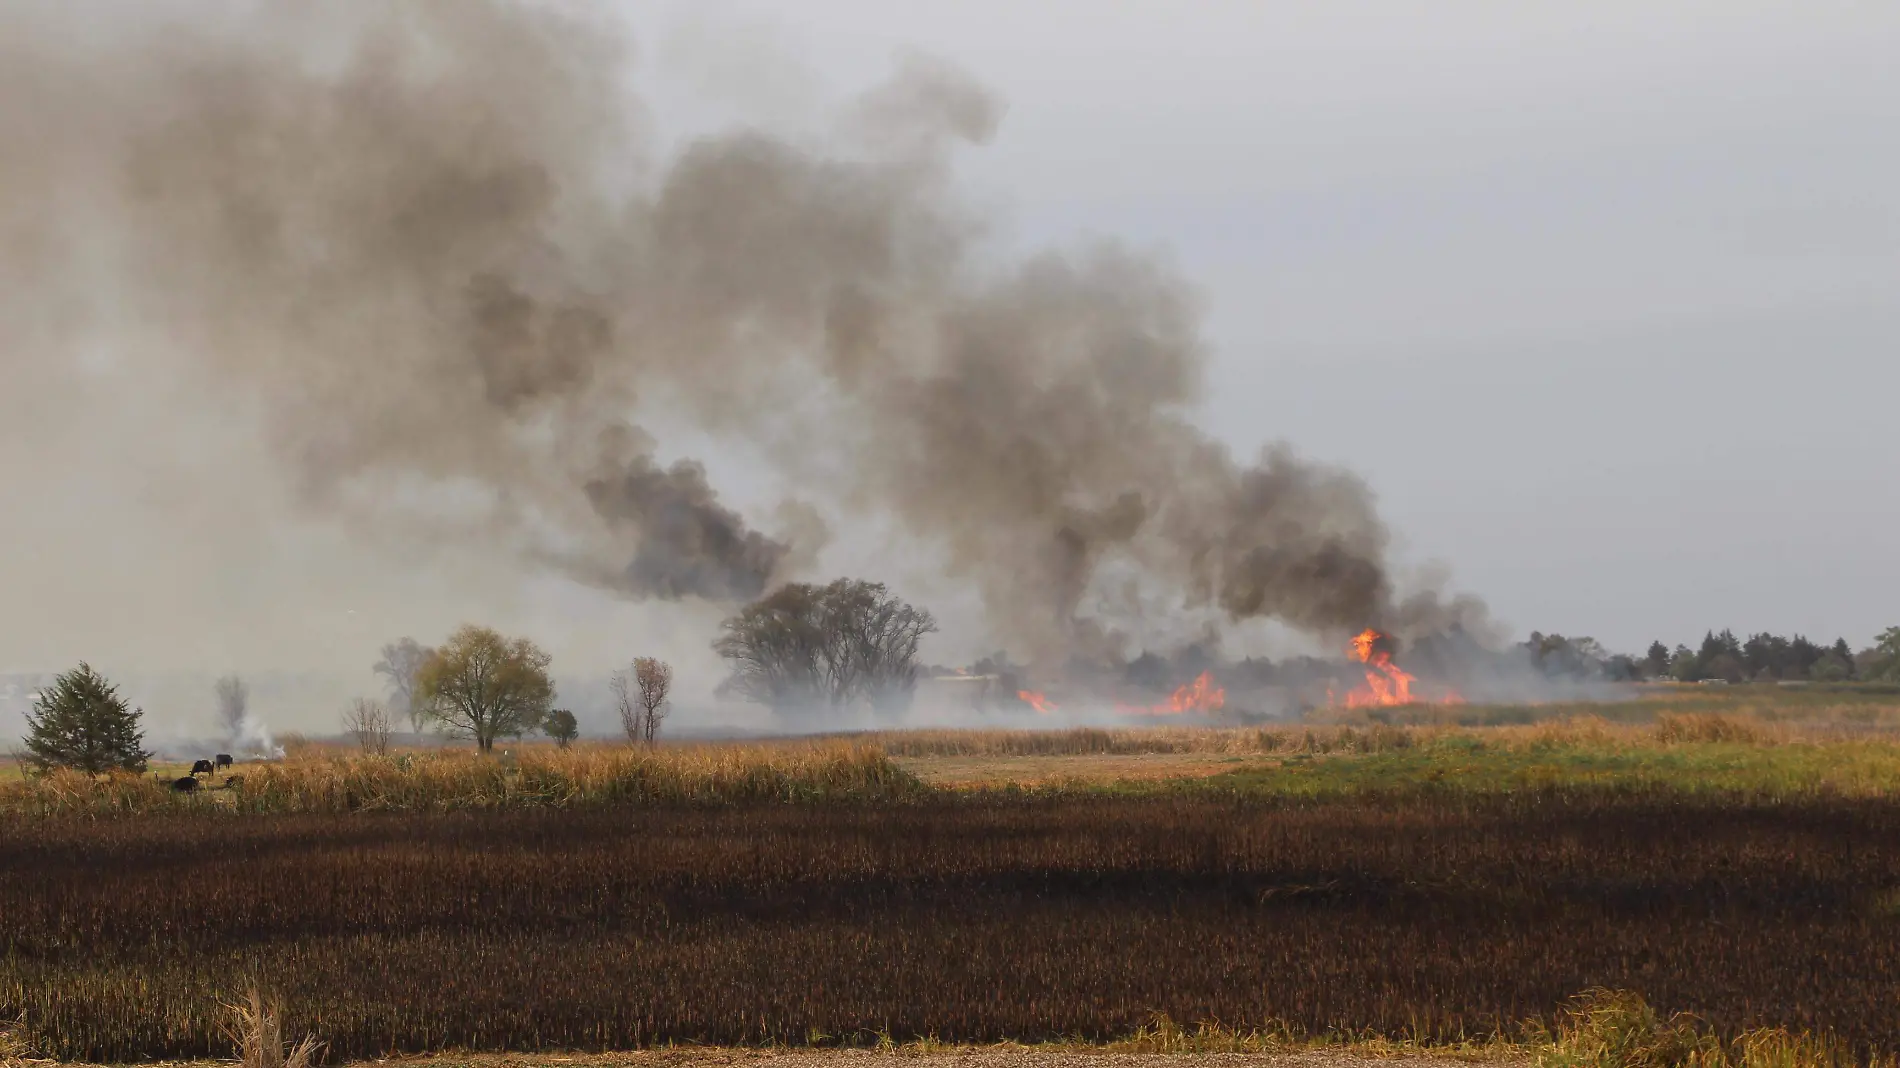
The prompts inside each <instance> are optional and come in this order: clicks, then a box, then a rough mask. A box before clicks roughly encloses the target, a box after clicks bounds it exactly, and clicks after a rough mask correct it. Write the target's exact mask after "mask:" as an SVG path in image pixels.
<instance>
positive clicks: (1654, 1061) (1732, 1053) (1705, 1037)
mask: <svg viewBox="0 0 1900 1068" xmlns="http://www.w3.org/2000/svg"><path fill="white" fill-rule="evenodd" d="M1859 1063H1860V1061H1859V1060H1858V1058H1856V1057H1855V1056H1854V1054H1853V1052H1852V1051H1851V1050H1849V1049H1847V1048H1846V1047H1845V1046H1843V1045H1842V1044H1841V1043H1838V1042H1835V1041H1833V1040H1831V1039H1829V1038H1827V1037H1826V1036H1820V1035H1813V1034H1808V1033H1796V1032H1791V1031H1789V1030H1787V1029H1785V1028H1780V1027H1769V1028H1758V1029H1755V1030H1750V1031H1745V1032H1743V1033H1742V1034H1740V1035H1738V1036H1736V1038H1735V1039H1734V1040H1732V1041H1728V1042H1724V1041H1722V1040H1721V1039H1720V1038H1719V1037H1717V1036H1716V1035H1715V1034H1714V1033H1713V1032H1711V1031H1710V1030H1709V1029H1708V1028H1707V1027H1706V1026H1704V1025H1703V1023H1702V1021H1700V1020H1699V1019H1697V1018H1696V1017H1694V1016H1692V1015H1689V1014H1688V1013H1676V1014H1674V1015H1672V1016H1668V1017H1664V1016H1662V1015H1661V1014H1660V1013H1658V1012H1657V1011H1656V1010H1655V1009H1653V1008H1651V1007H1650V1006H1649V1004H1648V1003H1647V1002H1645V1001H1644V1000H1643V999H1642V997H1641V996H1639V995H1637V994H1634V993H1631V992H1629V991H1625V990H1591V991H1587V992H1585V993H1583V994H1581V995H1579V996H1578V997H1577V998H1576V999H1574V1001H1573V1002H1572V1004H1571V1006H1570V1008H1569V1009H1568V1010H1567V1011H1566V1012H1565V1014H1564V1017H1563V1019H1562V1020H1561V1021H1560V1023H1559V1025H1558V1030H1557V1033H1556V1035H1555V1036H1554V1038H1553V1039H1552V1040H1550V1041H1548V1042H1545V1043H1543V1044H1542V1045H1541V1048H1540V1049H1539V1050H1538V1055H1537V1060H1536V1064H1537V1068H1853V1066H1855V1065H1857V1064H1859ZM1875 1063H1888V1064H1891V1063H1892V1062H1891V1061H1884V1062H1875Z"/></svg>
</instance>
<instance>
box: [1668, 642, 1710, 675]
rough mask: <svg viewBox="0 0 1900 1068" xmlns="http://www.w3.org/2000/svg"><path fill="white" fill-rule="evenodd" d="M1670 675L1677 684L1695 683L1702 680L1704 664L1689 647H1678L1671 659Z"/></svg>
mask: <svg viewBox="0 0 1900 1068" xmlns="http://www.w3.org/2000/svg"><path fill="white" fill-rule="evenodd" d="M1669 674H1670V675H1672V676H1674V677H1675V679H1676V681H1677V682H1695V681H1697V680H1699V679H1701V678H1702V662H1701V660H1700V659H1699V658H1698V657H1697V656H1696V655H1695V654H1694V653H1693V652H1690V651H1689V647H1688V646H1686V645H1678V646H1676V651H1675V652H1674V653H1672V654H1670V657H1669Z"/></svg>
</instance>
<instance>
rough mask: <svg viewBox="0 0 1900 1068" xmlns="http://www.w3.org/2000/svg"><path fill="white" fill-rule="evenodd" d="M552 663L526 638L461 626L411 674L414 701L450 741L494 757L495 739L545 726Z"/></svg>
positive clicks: (550, 700)
mask: <svg viewBox="0 0 1900 1068" xmlns="http://www.w3.org/2000/svg"><path fill="white" fill-rule="evenodd" d="M553 660H554V658H553V657H551V656H549V655H548V654H547V653H545V652H542V651H541V648H540V647H539V646H537V645H535V644H534V643H533V642H531V641H529V640H528V639H526V638H504V637H502V636H501V635H500V634H499V633H497V632H495V631H493V630H491V629H489V628H487V627H477V626H472V625H471V626H466V627H463V628H462V629H461V630H458V631H456V632H455V633H454V634H453V635H451V636H450V637H449V640H448V641H447V642H446V643H444V644H443V646H442V648H440V649H437V650H436V651H435V652H433V653H431V654H430V656H429V659H428V660H427V661H425V662H424V663H423V665H422V667H421V669H420V670H419V671H418V672H417V673H416V698H417V699H418V700H419V701H421V702H422V703H423V706H424V707H426V708H427V709H428V710H429V715H430V716H431V717H432V718H434V719H435V720H436V721H438V722H439V723H441V724H442V726H443V728H444V729H445V730H446V731H447V732H448V733H449V734H450V735H452V736H455V737H459V738H472V739H474V740H475V747H476V748H477V749H479V750H481V751H482V752H484V753H488V752H493V751H494V748H495V739H496V738H500V737H503V736H507V737H512V738H518V737H520V736H521V735H522V734H523V733H524V732H526V731H531V730H533V729H535V728H536V727H539V726H540V725H541V724H542V723H543V722H544V721H546V719H547V715H548V710H549V708H551V707H552V706H553V704H554V682H553V680H552V679H550V678H549V677H548V665H549V664H550V663H552V662H553Z"/></svg>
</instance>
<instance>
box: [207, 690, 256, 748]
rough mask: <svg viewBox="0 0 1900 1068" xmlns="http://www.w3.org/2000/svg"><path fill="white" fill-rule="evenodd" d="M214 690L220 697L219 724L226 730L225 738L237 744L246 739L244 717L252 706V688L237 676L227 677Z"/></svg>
mask: <svg viewBox="0 0 1900 1068" xmlns="http://www.w3.org/2000/svg"><path fill="white" fill-rule="evenodd" d="M213 689H214V690H215V691H216V693H217V695H218V724H219V725H220V726H222V727H223V728H224V736H225V737H226V738H228V739H230V740H231V742H232V743H234V744H235V743H236V742H238V741H240V740H241V739H243V737H244V716H245V713H247V712H248V711H249V710H250V706H251V691H250V688H249V687H247V686H245V685H244V680H243V679H240V678H238V677H237V676H236V675H226V676H225V677H223V678H221V679H219V680H218V681H217V684H216V685H215V686H214V687H213ZM232 752H234V753H235V752H237V750H236V749H233V750H232Z"/></svg>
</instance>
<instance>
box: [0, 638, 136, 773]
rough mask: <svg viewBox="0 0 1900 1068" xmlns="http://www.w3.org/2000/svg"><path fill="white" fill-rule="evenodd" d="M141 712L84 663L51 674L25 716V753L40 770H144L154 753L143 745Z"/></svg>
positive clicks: (90, 771) (86, 771)
mask: <svg viewBox="0 0 1900 1068" xmlns="http://www.w3.org/2000/svg"><path fill="white" fill-rule="evenodd" d="M143 715H144V711H143V710H141V709H135V708H128V707H127V706H126V703H125V701H124V699H123V698H121V697H120V696H119V690H118V687H116V686H113V685H112V684H111V683H109V682H107V681H106V680H105V677H104V676H102V675H100V674H99V673H98V672H96V671H94V670H93V669H92V667H91V665H89V664H83V663H82V664H80V665H79V666H78V667H77V668H74V669H73V670H71V671H68V672H66V673H65V674H63V675H61V676H59V677H58V678H57V679H55V680H54V681H53V685H52V686H51V687H49V688H47V689H45V690H42V691H41V692H40V695H39V697H38V698H37V699H36V700H35V701H34V702H33V711H31V712H29V713H27V716H26V725H27V732H28V733H27V736H26V738H25V741H26V750H27V759H29V760H31V761H32V762H33V764H34V765H35V766H36V767H38V768H39V769H40V770H41V771H45V770H47V769H50V768H72V769H73V770H75V771H83V772H85V773H87V774H88V775H98V774H100V773H101V772H107V771H113V770H124V771H144V770H145V762H146V761H147V760H150V759H151V757H152V754H150V753H148V752H146V751H145V750H144V749H143V748H142V746H143V745H144V743H145V735H144V732H143V731H141V730H139V719H140V717H141V716H143Z"/></svg>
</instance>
